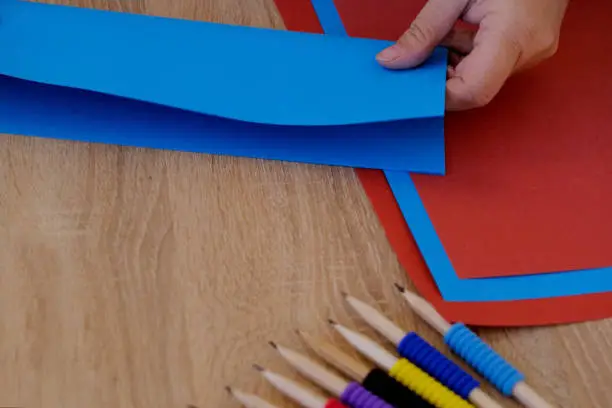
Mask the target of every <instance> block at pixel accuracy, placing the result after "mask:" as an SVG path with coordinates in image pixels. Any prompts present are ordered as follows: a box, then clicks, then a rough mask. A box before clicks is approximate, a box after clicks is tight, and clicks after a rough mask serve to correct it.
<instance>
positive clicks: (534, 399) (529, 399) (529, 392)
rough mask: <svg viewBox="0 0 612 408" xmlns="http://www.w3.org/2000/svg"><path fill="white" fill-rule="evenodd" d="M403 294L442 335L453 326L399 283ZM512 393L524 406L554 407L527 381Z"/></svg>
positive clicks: (530, 407) (424, 301) (532, 407)
mask: <svg viewBox="0 0 612 408" xmlns="http://www.w3.org/2000/svg"><path fill="white" fill-rule="evenodd" d="M396 287H397V288H398V290H399V291H400V292H401V294H402V296H403V297H404V299H406V301H407V302H408V304H410V306H411V307H412V309H413V310H414V311H415V312H417V314H418V315H419V316H420V317H421V318H422V319H423V320H425V321H426V322H427V323H428V324H429V325H430V326H432V327H434V328H435V329H436V330H437V331H438V332H439V333H440V334H441V335H443V336H444V335H445V334H446V333H447V332H448V331H449V330H450V328H451V325H450V323H448V322H447V321H446V320H445V319H444V318H443V317H442V316H440V314H439V313H438V312H437V311H436V310H435V309H434V308H433V306H432V305H430V304H429V303H428V302H427V301H426V300H425V299H423V298H421V297H420V296H418V295H416V294H414V293H412V292H410V291H407V290H405V289H404V288H402V287H401V286H399V285H396ZM512 394H513V395H514V397H515V398H516V399H517V400H518V401H519V402H520V403H521V404H523V405H524V406H526V407H528V408H554V407H553V406H552V405H550V404H549V403H548V402H546V401H545V400H544V398H542V397H541V396H540V395H539V394H538V393H537V392H535V390H533V389H532V388H531V387H530V386H529V385H527V384H526V383H525V382H520V383H518V384H516V386H515V387H514V389H513V391H512Z"/></svg>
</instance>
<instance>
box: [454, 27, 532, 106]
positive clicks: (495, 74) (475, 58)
mask: <svg viewBox="0 0 612 408" xmlns="http://www.w3.org/2000/svg"><path fill="white" fill-rule="evenodd" d="M520 56H521V47H520V45H519V44H518V43H516V42H514V41H512V40H511V38H509V37H508V36H505V35H504V34H503V33H502V32H501V31H497V29H496V30H491V29H488V28H487V27H483V26H481V30H480V31H479V32H478V34H477V35H476V37H475V39H474V48H473V50H472V51H471V52H470V53H469V54H468V55H467V56H466V57H465V58H463V59H462V60H461V62H459V64H457V66H456V67H454V69H453V71H452V72H451V75H450V77H449V79H448V81H447V82H446V109H447V110H463V109H471V108H476V107H481V106H484V105H486V104H488V103H489V102H490V101H491V100H492V99H493V97H495V95H497V93H498V92H499V90H500V89H501V88H502V86H503V85H504V83H505V81H506V79H507V78H508V77H509V76H510V75H511V74H512V72H513V70H514V68H515V66H516V64H517V62H518V60H519V58H520Z"/></svg>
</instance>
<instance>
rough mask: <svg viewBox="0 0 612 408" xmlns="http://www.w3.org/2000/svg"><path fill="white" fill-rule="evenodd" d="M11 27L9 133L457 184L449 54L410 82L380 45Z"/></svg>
mask: <svg viewBox="0 0 612 408" xmlns="http://www.w3.org/2000/svg"><path fill="white" fill-rule="evenodd" d="M0 17H1V22H0V50H1V53H2V58H0V75H3V77H2V78H1V79H0V82H1V84H2V88H1V89H0V93H1V94H2V100H1V101H0V106H1V107H2V112H7V114H6V115H5V114H3V115H2V118H0V126H1V127H0V132H5V133H16V134H26V135H36V136H42V137H52V138H62V139H71V140H83V141H91V142H101V143H113V144H122V145H128V146H139V147H153V148H164V149H177V150H189V151H196V152H206V153H216V154H229V155H237V156H247V157H260V158H268V159H278V160H289V161H299V162H307V163H317V164H330V165H341V166H352V167H365V168H386V169H393V170H411V171H416V172H422V173H430V174H443V173H444V138H443V114H444V78H445V69H446V54H445V52H444V51H443V50H440V51H438V52H437V53H436V54H435V55H434V56H433V57H432V58H431V59H430V60H429V61H428V63H427V64H425V65H424V66H423V67H422V68H421V69H419V70H415V71H412V72H409V73H408V72H404V73H401V72H394V71H389V70H385V69H383V68H381V67H380V66H379V65H378V64H377V63H376V61H375V59H374V57H375V55H376V53H377V52H378V51H379V50H380V49H382V48H384V47H386V46H387V45H388V42H385V41H378V40H370V39H349V38H340V37H335V36H324V35H318V34H307V33H294V32H287V31H280V30H271V29H260V28H250V27H240V26H231V25H222V24H214V23H204V22H194V21H188V20H179V19H169V18H161V17H151V16H144V15H137V14H128V13H116V12H107V11H100V10H92V9H83V8H76V7H67V6H56V5H48V4H40V3H30V2H25V1H19V0H4V1H2V2H0ZM22 88H23V90H22ZM9 90H10V92H9ZM42 101H44V103H43V102H42ZM55 105H57V106H55ZM51 110H52V111H53V112H54V116H53V117H51V114H50V113H45V112H46V111H51ZM8 112H10V115H9V114H8ZM34 118H35V119H36V121H34V120H33V119H34ZM145 118H146V119H145ZM33 122H36V123H33Z"/></svg>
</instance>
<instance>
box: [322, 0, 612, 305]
mask: <svg viewBox="0 0 612 408" xmlns="http://www.w3.org/2000/svg"><path fill="white" fill-rule="evenodd" d="M312 2H313V5H315V10H316V12H317V14H318V17H319V20H320V22H321V25H322V26H323V30H324V31H325V32H326V33H334V34H337V35H346V32H345V31H344V28H343V27H341V28H339V27H338V24H340V25H341V24H342V22H341V20H340V19H339V18H336V16H337V11H336V8H335V5H334V3H333V0H312ZM385 176H386V178H387V181H388V182H389V185H390V187H391V190H392V191H393V194H394V195H395V198H396V200H397V203H398V205H399V207H400V210H401V211H402V214H403V215H404V218H405V220H406V222H407V224H408V226H409V228H410V230H411V232H412V235H413V236H414V238H415V240H416V242H417V245H418V246H419V249H420V251H421V254H422V255H423V258H424V259H425V262H426V264H427V267H428V268H429V270H430V272H431V274H432V276H433V278H434V280H435V282H436V285H437V286H438V289H439V290H440V293H441V294H442V297H443V298H444V300H446V301H456V302H487V301H510V300H527V299H543V298H551V297H561V296H572V295H583V294H591V293H602V292H609V291H612V267H609V268H597V269H587V270H577V271H563V272H556V273H545V274H539V275H524V276H511V277H499V278H484V279H460V278H459V277H458V276H457V274H456V272H455V270H454V268H453V265H452V263H451V261H450V259H449V257H448V255H447V254H446V251H445V249H444V245H443V244H442V242H441V241H440V238H439V236H438V234H437V233H436V230H435V227H434V225H433V223H432V222H431V219H430V218H429V215H428V214H427V210H426V209H425V205H424V204H423V201H422V200H421V198H420V196H419V193H418V190H417V188H416V186H415V185H414V183H413V182H412V179H411V177H410V174H409V173H407V172H396V171H385Z"/></svg>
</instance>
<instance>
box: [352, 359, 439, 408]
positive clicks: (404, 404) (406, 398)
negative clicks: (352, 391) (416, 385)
mask: <svg viewBox="0 0 612 408" xmlns="http://www.w3.org/2000/svg"><path fill="white" fill-rule="evenodd" d="M361 385H362V386H363V388H365V389H366V390H368V391H370V392H371V393H372V394H374V395H378V396H379V397H380V398H382V399H383V400H385V401H387V402H388V403H389V404H391V405H393V406H394V407H395V408H431V404H430V403H428V402H427V401H425V400H424V399H423V398H421V397H420V396H419V395H418V394H417V393H416V392H414V391H412V390H411V389H410V388H408V387H404V386H403V385H402V384H401V383H400V382H399V381H397V380H396V379H395V378H393V377H391V376H390V375H389V374H387V373H386V372H385V371H383V370H381V369H380V368H373V369H372V370H370V372H369V373H368V375H366V376H365V378H364V379H363V381H361Z"/></svg>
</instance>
